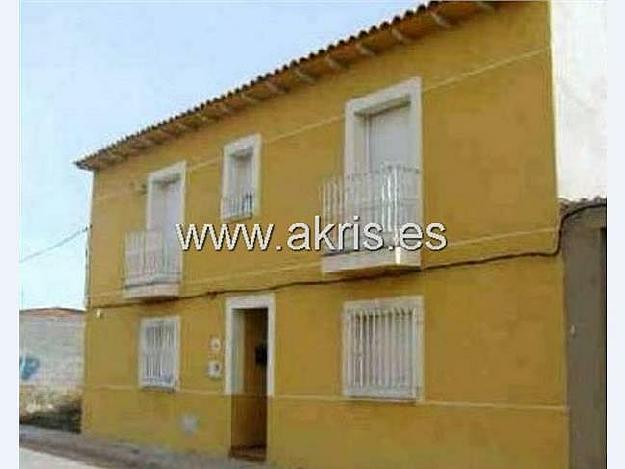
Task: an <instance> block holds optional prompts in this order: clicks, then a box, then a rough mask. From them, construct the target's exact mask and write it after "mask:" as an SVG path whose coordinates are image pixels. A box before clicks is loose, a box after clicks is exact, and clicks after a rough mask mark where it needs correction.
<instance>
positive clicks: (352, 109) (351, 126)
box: [345, 77, 422, 196]
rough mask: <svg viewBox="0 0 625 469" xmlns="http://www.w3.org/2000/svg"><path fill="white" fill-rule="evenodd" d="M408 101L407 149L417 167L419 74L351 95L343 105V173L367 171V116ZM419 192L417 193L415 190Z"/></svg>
mask: <svg viewBox="0 0 625 469" xmlns="http://www.w3.org/2000/svg"><path fill="white" fill-rule="evenodd" d="M402 104H408V105H409V106H410V110H409V115H410V129H409V133H410V135H412V136H413V137H414V138H412V139H410V142H409V145H410V153H411V154H413V155H414V164H415V168H417V169H419V170H420V169H421V167H422V165H421V153H422V136H421V134H422V131H421V122H422V117H421V78H420V77H413V78H410V79H409V80H406V81H404V82H401V83H399V84H396V85H393V86H390V87H388V88H384V89H382V90H379V91H376V92H374V93H371V94H369V95H367V96H364V97H360V98H355V99H352V100H350V101H348V102H347V103H346V105H345V174H354V173H362V172H367V171H368V170H369V168H368V161H365V156H366V155H367V151H366V147H367V144H366V138H367V117H368V116H370V115H372V114H377V113H379V112H382V111H385V110H387V109H390V108H393V107H396V106H400V105H402ZM419 196H420V194H419Z"/></svg>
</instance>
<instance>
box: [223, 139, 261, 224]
mask: <svg viewBox="0 0 625 469" xmlns="http://www.w3.org/2000/svg"><path fill="white" fill-rule="evenodd" d="M260 145H261V139H260V135H258V134H256V135H251V136H248V137H245V138H242V139H240V140H237V141H235V142H232V143H230V144H228V145H226V146H225V147H224V167H223V185H222V197H221V218H222V219H224V220H234V219H241V218H248V217H251V216H252V215H254V214H256V213H258V209H259V206H260V203H259V202H260V193H259V192H260V191H259V179H260Z"/></svg>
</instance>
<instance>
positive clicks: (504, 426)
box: [77, 2, 606, 469]
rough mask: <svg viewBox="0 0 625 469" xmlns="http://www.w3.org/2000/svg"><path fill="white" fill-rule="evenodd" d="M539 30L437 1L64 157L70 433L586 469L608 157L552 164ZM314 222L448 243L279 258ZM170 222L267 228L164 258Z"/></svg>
mask: <svg viewBox="0 0 625 469" xmlns="http://www.w3.org/2000/svg"><path fill="white" fill-rule="evenodd" d="M586 7H588V5H586ZM563 8H564V7H563ZM598 9H599V7H597V10H598ZM556 10H557V7H554V6H553V5H551V4H550V3H548V2H527V3H525V2H495V3H488V2H442V3H438V2H432V3H430V4H429V5H428V6H427V7H426V6H421V7H419V8H417V9H415V10H414V11H408V12H405V13H404V14H402V15H400V16H397V17H395V18H394V19H392V20H391V21H389V22H385V23H383V24H380V25H377V26H374V27H372V28H371V29H369V30H366V31H361V32H359V33H357V34H355V35H354V36H351V37H349V38H347V39H345V40H342V41H339V42H337V43H336V44H333V45H330V46H329V47H327V48H325V49H323V50H320V51H318V52H315V53H312V54H310V55H309V56H307V57H305V58H301V59H299V60H295V61H293V62H291V63H289V64H288V65H285V66H284V67H282V68H280V69H278V70H275V71H274V72H271V73H268V74H265V75H262V76H259V77H257V78H256V79H255V80H253V81H252V82H251V83H249V84H247V85H245V86H243V87H240V88H237V89H235V90H232V91H229V92H228V93H227V94H224V95H223V96H221V97H218V98H215V99H212V100H210V101H207V102H204V103H202V104H200V105H198V106H197V107H195V108H193V109H191V110H188V111H186V112H184V113H182V114H179V115H177V116H174V117H172V118H170V119H168V120H165V121H163V122H160V123H158V124H155V125H152V126H150V127H147V128H145V129H144V130H141V131H140V132H137V133H135V134H133V135H130V136H127V137H125V138H123V139H121V140H119V141H117V142H115V143H113V144H112V145H110V146H108V147H106V148H103V149H101V150H99V151H97V152H95V153H93V154H91V155H88V156H86V157H84V158H83V159H81V160H80V161H79V162H78V163H77V165H78V166H79V167H80V168H82V169H87V170H90V171H92V172H93V175H94V179H93V196H92V215H91V216H92V222H91V232H90V241H89V252H90V257H89V271H88V294H87V299H88V301H87V303H88V304H87V309H88V311H87V326H86V339H85V340H86V342H85V350H86V358H85V387H84V403H83V430H84V431H85V432H86V433H88V434H92V435H97V436H101V437H107V438H112V439H120V440H128V441H132V442H139V443H147V444H157V445H161V446H163V447H166V448H170V449H173V450H180V451H198V452H203V453H208V454H214V455H222V456H226V455H231V456H238V455H243V456H246V457H250V456H256V457H258V458H260V459H262V458H264V457H266V459H267V461H268V462H270V463H273V464H275V465H277V466H278V467H292V468H321V469H329V468H359V469H363V468H466V467H471V468H480V469H483V468H528V467H532V468H549V469H552V468H566V467H580V468H581V467H593V468H594V467H601V465H602V464H604V462H605V456H604V450H605V446H604V445H605V433H604V428H605V404H603V405H604V407H603V408H601V407H600V404H601V402H603V403H604V402H605V401H602V400H601V396H602V394H601V393H602V392H603V393H604V392H605V362H603V363H602V362H601V361H600V360H601V357H602V355H601V350H605V348H603V349H602V348H601V347H602V346H603V347H605V345H604V344H605V330H604V324H605V322H604V321H605V297H604V296H602V295H604V293H605V280H604V279H605V254H604V249H605V233H606V230H605V206H606V201H605V200H606V199H605V197H606V194H605V178H604V176H603V175H602V174H601V171H599V174H598V176H597V177H596V178H594V179H593V184H586V185H584V181H587V180H588V178H589V177H590V176H589V174H588V169H587V168H588V167H589V166H590V167H595V166H596V165H597V164H600V163H601V162H602V161H603V159H602V158H604V157H603V155H602V154H601V152H600V145H599V147H597V148H599V150H597V151H595V152H594V153H592V152H591V151H590V150H588V148H589V147H588V148H586V150H588V151H585V152H584V153H583V155H580V156H574V155H570V154H568V153H567V149H570V145H568V146H567V144H566V142H571V141H574V140H567V139H574V138H578V137H579V135H578V134H579V132H575V131H571V129H570V128H569V129H568V130H567V128H565V127H563V126H562V125H561V122H563V117H562V116H563V115H564V114H566V113H567V112H569V111H570V110H571V106H570V102H569V101H567V95H566V94H565V93H564V92H563V91H562V90H563V88H561V86H564V85H565V84H566V83H564V82H561V80H560V78H558V74H557V73H556V72H555V71H556V70H558V67H560V65H561V64H560V65H559V62H558V61H557V54H558V53H559V50H557V48H556V44H558V45H557V47H560V46H562V47H566V44H568V43H567V42H566V41H556V40H555V38H556V37H558V38H565V37H566V35H567V34H569V35H570V34H572V33H571V32H570V31H571V30H570V28H569V29H566V28H564V27H561V26H562V25H567V26H569V27H570V26H572V24H571V22H570V21H569V22H567V21H561V22H557V21H555V15H556ZM588 14H589V15H592V14H593V13H592V11H591V12H590V13H588ZM568 18H569V19H570V18H573V16H569V17H568ZM575 18H578V19H579V18H586V17H583V16H575ZM556 27H557V28H559V29H557V28H556ZM582 52H583V51H581V49H580V51H579V53H578V54H577V56H578V57H579V58H580V60H581V59H586V58H587V56H593V57H597V54H596V53H592V54H586V55H584V54H583V53H582ZM573 55H575V54H573ZM578 65H579V66H580V67H586V68H587V67H588V64H587V63H586V64H578ZM586 68H585V69H586ZM593 70H594V69H593ZM562 83H564V84H562ZM571 112H573V111H571ZM586 114H587V113H586ZM591 114H593V113H591ZM565 117H566V116H565ZM594 117H595V115H590V116H588V115H585V117H584V118H586V119H592V118H594ZM567 132H568V133H567ZM593 148H595V147H593ZM573 163H574V164H573ZM593 165H595V166H593ZM573 166H574V167H573ZM596 197H599V199H597V198H596ZM565 199H566V200H565ZM316 215H320V216H321V217H322V218H321V219H322V220H324V221H334V222H341V221H352V220H351V219H352V218H353V216H358V217H360V219H361V221H367V222H377V223H380V224H381V226H382V228H383V230H384V235H387V234H389V233H390V234H391V235H392V234H396V233H397V229H398V226H399V224H400V223H404V222H415V223H417V224H419V225H420V226H423V227H424V229H425V227H426V226H427V225H428V224H430V223H440V224H443V225H444V228H445V231H444V232H443V231H442V230H440V229H439V230H438V234H439V238H440V234H441V233H442V234H444V238H445V240H446V246H445V247H444V249H440V247H441V245H442V242H440V241H439V244H438V246H436V247H435V249H428V248H427V247H425V246H423V247H422V248H421V249H419V250H412V249H408V248H406V247H402V246H396V245H394V244H392V245H391V246H390V248H389V249H386V244H385V245H384V248H383V249H380V250H377V251H374V250H372V251H367V250H354V249H350V248H349V247H343V249H339V248H337V249H325V250H324V249H322V250H316V249H299V250H296V249H290V248H289V247H288V246H287V241H288V239H287V238H288V236H289V227H290V226H291V225H292V224H294V223H308V224H310V225H311V226H312V225H313V224H314V219H315V216H316ZM177 223H181V224H183V228H184V229H186V228H185V227H187V228H188V226H189V224H191V223H195V224H196V225H197V226H198V227H202V226H203V225H204V224H209V223H210V224H213V225H214V226H215V227H216V228H215V229H216V230H217V231H218V230H219V229H220V228H219V225H221V224H222V223H228V225H227V226H228V227H229V228H231V229H233V228H234V227H235V226H236V225H237V223H243V224H245V225H247V226H250V227H251V226H252V225H253V224H255V223H258V224H259V225H260V226H261V227H263V229H266V228H267V227H268V226H269V224H274V225H275V226H274V231H273V237H272V239H271V242H270V244H269V246H268V248H267V249H260V248H258V247H257V248H256V249H253V250H248V249H246V247H245V245H244V243H243V242H241V243H239V244H238V245H237V246H236V248H235V249H233V250H229V249H226V248H224V249H222V250H217V249H215V248H214V247H212V246H211V245H210V244H209V243H208V241H207V243H206V245H205V246H204V249H202V250H198V249H195V248H194V247H193V246H191V247H190V248H189V249H188V250H183V249H182V248H181V246H180V244H179V239H178V236H177V232H176V229H175V225H176V224H177ZM198 229H199V228H198ZM356 232H357V230H354V231H353V233H352V235H351V236H352V237H353V236H354V235H355V233H356ZM183 234H184V232H183ZM428 234H431V233H428ZM349 239H352V238H349ZM388 239H391V241H392V242H394V241H393V240H395V239H396V238H394V237H393V236H390V238H388ZM432 239H433V238H432V236H430V240H432ZM434 239H436V237H434ZM386 241H387V238H385V242H386ZM424 241H426V237H424ZM391 248H394V249H391ZM589 318H591V319H589ZM602 334H603V335H602ZM603 357H604V358H605V354H603ZM604 358H603V359H604ZM602 380H603V381H602ZM602 386H603V387H602ZM592 402H594V403H595V404H594V405H595V407H593V404H591V403H592ZM597 402H598V403H599V404H597ZM597 405H599V407H597ZM593 409H594V410H593ZM602 425H603V427H602Z"/></svg>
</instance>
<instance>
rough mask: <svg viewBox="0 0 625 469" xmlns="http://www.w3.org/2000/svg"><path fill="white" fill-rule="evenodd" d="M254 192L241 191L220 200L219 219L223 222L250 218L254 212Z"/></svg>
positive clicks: (251, 190)
mask: <svg viewBox="0 0 625 469" xmlns="http://www.w3.org/2000/svg"><path fill="white" fill-rule="evenodd" d="M255 201H256V197H255V191H254V190H253V189H250V190H248V191H241V192H239V193H233V194H228V195H227V196H223V197H222V198H221V218H222V220H225V221H230V220H241V219H245V218H250V217H251V216H252V215H253V214H254V210H255V208H256V207H255Z"/></svg>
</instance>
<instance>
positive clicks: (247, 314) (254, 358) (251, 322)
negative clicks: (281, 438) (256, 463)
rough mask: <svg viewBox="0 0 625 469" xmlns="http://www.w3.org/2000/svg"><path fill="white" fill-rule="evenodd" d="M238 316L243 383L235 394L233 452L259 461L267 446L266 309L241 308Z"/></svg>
mask: <svg viewBox="0 0 625 469" xmlns="http://www.w3.org/2000/svg"><path fill="white" fill-rule="evenodd" d="M235 315H237V318H236V321H237V323H238V328H237V330H238V334H237V337H236V339H235V341H234V347H235V350H234V353H235V355H236V356H237V357H238V360H239V365H238V366H239V370H240V378H241V383H239V385H238V386H237V390H236V392H235V393H233V395H232V413H231V415H232V422H231V431H232V434H231V446H232V448H231V453H232V455H233V456H234V457H240V458H246V459H255V460H260V459H264V456H265V448H266V445H267V309H265V308H263V309H242V310H238V311H237V312H236V313H235Z"/></svg>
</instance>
